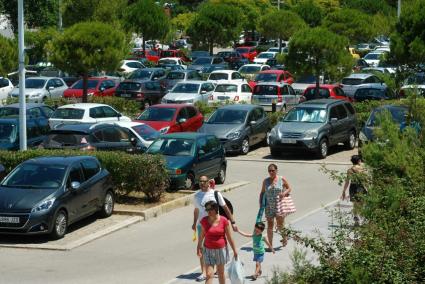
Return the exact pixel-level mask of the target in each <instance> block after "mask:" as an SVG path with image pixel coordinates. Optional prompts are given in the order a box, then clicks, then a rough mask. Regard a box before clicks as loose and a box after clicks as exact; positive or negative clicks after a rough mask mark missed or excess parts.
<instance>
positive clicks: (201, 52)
mask: <svg viewBox="0 0 425 284" xmlns="http://www.w3.org/2000/svg"><path fill="white" fill-rule="evenodd" d="M208 56H210V53H209V51H204V50H193V51H192V52H191V53H190V56H189V57H190V60H191V61H194V60H196V59H197V58H198V57H208Z"/></svg>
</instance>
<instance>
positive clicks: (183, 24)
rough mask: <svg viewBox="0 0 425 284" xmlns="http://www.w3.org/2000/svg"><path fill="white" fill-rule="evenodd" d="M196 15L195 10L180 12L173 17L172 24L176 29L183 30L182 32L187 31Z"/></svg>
mask: <svg viewBox="0 0 425 284" xmlns="http://www.w3.org/2000/svg"><path fill="white" fill-rule="evenodd" d="M194 17H195V13H194V12H188V13H182V14H178V15H177V16H175V17H174V18H172V19H171V26H172V27H174V28H175V29H176V30H180V31H182V33H186V32H187V29H188V28H189V26H190V23H191V21H192V20H193V19H194Z"/></svg>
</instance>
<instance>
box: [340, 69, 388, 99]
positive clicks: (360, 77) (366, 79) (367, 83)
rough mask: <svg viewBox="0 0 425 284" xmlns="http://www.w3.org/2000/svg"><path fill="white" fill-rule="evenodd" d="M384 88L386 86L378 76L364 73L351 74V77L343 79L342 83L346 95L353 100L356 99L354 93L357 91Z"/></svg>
mask: <svg viewBox="0 0 425 284" xmlns="http://www.w3.org/2000/svg"><path fill="white" fill-rule="evenodd" d="M382 86H384V87H385V86H386V85H385V83H384V82H382V81H381V79H379V78H378V77H377V76H376V75H374V74H364V73H355V74H351V75H350V76H348V77H345V78H343V79H342V82H341V88H342V89H343V90H344V93H345V94H346V95H347V96H348V97H351V98H353V97H354V93H355V92H356V91H357V89H360V88H364V87H372V88H375V87H382Z"/></svg>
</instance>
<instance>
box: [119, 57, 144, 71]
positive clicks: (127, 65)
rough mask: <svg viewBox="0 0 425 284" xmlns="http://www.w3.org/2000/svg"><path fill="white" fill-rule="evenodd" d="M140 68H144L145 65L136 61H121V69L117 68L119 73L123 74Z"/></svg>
mask: <svg viewBox="0 0 425 284" xmlns="http://www.w3.org/2000/svg"><path fill="white" fill-rule="evenodd" d="M142 68H145V65H143V64H142V63H140V62H139V61H137V60H123V61H121V67H120V68H119V71H121V72H123V73H124V74H130V73H131V72H133V71H136V70H137V69H142Z"/></svg>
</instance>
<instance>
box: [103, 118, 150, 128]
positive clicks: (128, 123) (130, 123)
mask: <svg viewBox="0 0 425 284" xmlns="http://www.w3.org/2000/svg"><path fill="white" fill-rule="evenodd" d="M110 124H115V125H118V126H121V127H126V128H127V127H133V126H137V125H147V124H146V123H143V122H139V121H122V120H120V121H112V122H110Z"/></svg>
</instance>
